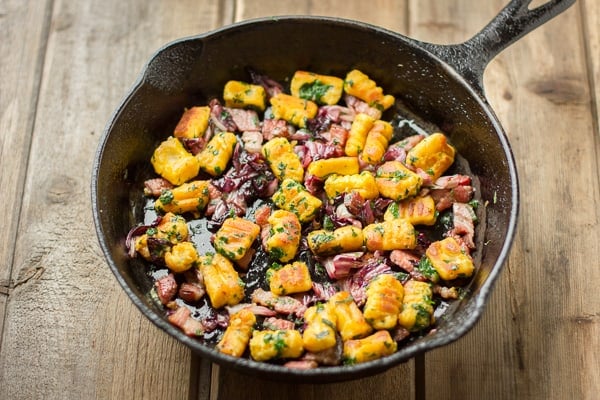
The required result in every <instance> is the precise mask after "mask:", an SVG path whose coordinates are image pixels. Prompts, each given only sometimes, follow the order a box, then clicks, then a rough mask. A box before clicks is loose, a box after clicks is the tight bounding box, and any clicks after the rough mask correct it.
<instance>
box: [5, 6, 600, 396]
mask: <svg viewBox="0 0 600 400" xmlns="http://www.w3.org/2000/svg"><path fill="white" fill-rule="evenodd" d="M534 3H536V4H539V3H541V2H540V1H538V2H534ZM504 4H505V0H488V1H476V0H445V1H439V0H371V1H354V0H322V1H285V0H284V1H282V0H246V1H244V0H237V1H236V0H220V1H193V0H180V1H166V0H162V1H161V0H131V1H127V0H102V1H99V0H96V1H93V0H86V1H61V0H36V1H33V0H31V1H24V0H0V32H1V34H0V37H1V40H0V60H1V61H0V205H2V206H1V207H0V220H1V221H2V222H3V224H2V226H3V229H2V231H3V232H4V233H3V235H2V236H3V237H2V240H1V241H0V331H1V332H2V336H1V342H0V346H1V347H0V398H2V399H42V398H43V399H91V398H114V399H208V398H210V399H231V398H243V399H253V398H258V397H259V396H262V398H275V397H277V398H279V399H323V398H327V399H330V400H334V399H345V400H347V399H388V398H395V399H590V400H591V399H598V398H599V397H598V396H600V362H599V354H600V343H599V340H598V338H599V337H600V329H599V327H600V295H599V294H598V293H599V292H598V287H599V284H600V279H599V277H600V273H599V271H600V268H599V267H600V249H599V244H598V243H599V237H600V224H599V221H600V211H599V205H600V185H599V175H600V134H599V120H598V115H599V113H600V107H599V101H600V30H599V28H600V3H599V2H598V1H597V0H580V1H579V2H578V3H577V4H576V5H575V6H573V7H572V8H571V9H569V10H568V11H567V12H566V13H564V14H562V15H561V16H559V17H558V18H557V19H555V20H552V21H551V22H549V23H548V24H546V25H544V26H543V27H541V28H539V29H538V30H536V31H534V32H533V33H531V34H529V35H528V36H526V37H525V38H524V39H522V40H520V41H519V42H518V43H517V44H515V45H513V46H511V47H510V48H509V49H507V50H506V51H504V52H503V53H502V54H501V55H500V56H498V57H497V58H496V59H494V60H493V61H492V63H491V64H490V65H489V67H488V68H487V70H486V73H485V87H486V91H487V95H488V98H489V101H490V103H491V104H492V105H493V107H494V109H495V110H496V112H497V114H498V116H499V118H500V120H501V121H502V123H503V125H504V127H505V129H506V131H507V134H508V136H509V138H510V140H511V143H512V146H513V151H514V153H515V157H516V160H517V164H518V169H519V173H520V183H521V188H522V198H521V214H520V223H519V229H518V233H517V237H516V240H515V243H514V245H513V250H512V253H511V256H510V259H509V261H508V263H507V265H506V268H505V269H504V271H503V273H502V275H501V278H500V279H499V282H498V283H497V285H496V288H495V290H494V293H493V295H492V297H491V301H490V303H489V306H488V308H487V309H486V312H485V313H484V316H483V318H482V319H481V321H480V322H479V323H478V324H477V325H476V327H475V328H474V329H473V330H472V331H471V332H470V333H469V334H467V335H466V336H465V337H464V338H462V339H461V340H459V341H458V342H456V343H453V344H451V345H448V346H446V347H443V348H440V349H437V350H434V351H432V352H430V353H427V354H426V355H425V356H424V357H421V358H419V359H417V360H416V361H409V362H407V363H406V364H403V365H400V366H398V367H396V368H394V369H392V370H390V371H388V372H386V373H384V374H381V375H378V376H374V377H370V378H367V379H363V380H358V381H352V382H348V383H338V384H327V385H290V384H283V383H278V382H271V381H263V380H258V379H254V378H249V377H246V376H244V375H240V374H238V373H235V372H232V371H229V370H225V369H224V368H218V367H216V366H211V365H210V364H209V363H208V362H206V361H204V360H202V359H199V358H197V357H196V356H194V355H192V354H191V352H190V351H189V350H188V349H187V348H186V347H184V346H182V345H181V344H179V343H178V342H176V341H174V340H173V339H171V338H170V337H169V336H167V335H166V334H164V333H163V332H162V331H159V330H158V329H157V328H156V327H155V326H154V325H152V324H151V323H150V322H148V321H147V320H146V319H145V318H144V317H143V316H142V314H141V313H140V312H139V311H138V310H137V309H136V308H135V307H134V306H133V304H132V303H131V301H130V300H129V299H128V298H127V297H126V295H125V294H124V292H123V291H122V290H121V288H120V287H119V286H118V284H117V281H116V280H115V279H114V277H113V276H112V274H111V272H110V271H109V269H108V267H107V264H106V262H105V261H104V258H103V255H102V254H101V252H100V250H99V246H98V245H97V242H96V235H95V231H94V228H93V224H92V216H91V205H90V193H89V192H90V176H91V166H92V160H93V157H94V152H95V150H96V146H97V144H98V140H99V138H100V135H101V133H102V131H103V128H104V125H105V123H106V122H107V121H108V119H109V117H110V115H111V112H112V110H113V109H114V108H115V107H116V106H117V104H118V103H119V101H120V99H121V98H122V96H124V94H125V92H126V91H127V89H128V88H129V87H130V86H131V85H132V83H133V82H134V80H135V78H136V75H137V74H138V72H139V71H140V69H141V68H142V66H143V65H144V63H145V62H146V60H148V58H149V57H150V56H151V55H152V54H153V52H154V51H155V50H156V49H157V48H159V47H160V46H162V45H163V44H165V43H167V42H169V41H171V40H173V39H176V38H179V37H182V36H187V35H192V34H196V33H200V32H204V31H207V30H210V29H214V28H217V27H219V26H222V25H225V24H229V23H232V22H234V21H239V20H244V19H248V18H253V17H259V16H267V15H282V14H318V15H332V16H340V17H347V18H352V19H357V20H361V21H366V22H370V23H374V24H377V25H380V26H383V27H386V28H389V29H391V30H394V31H397V32H400V33H404V34H407V35H409V36H411V37H414V38H417V39H421V40H427V41H432V42H437V43H451V42H454V43H456V42H460V41H463V40H466V39H467V38H469V37H470V36H472V35H473V34H474V33H475V32H477V31H478V30H479V29H480V28H481V27H483V26H484V25H485V24H486V23H487V22H488V21H489V20H490V19H491V18H492V17H493V16H494V15H495V14H496V13H497V12H498V11H499V10H500V9H501V8H502V7H503V5H504ZM315 45H317V44H315Z"/></svg>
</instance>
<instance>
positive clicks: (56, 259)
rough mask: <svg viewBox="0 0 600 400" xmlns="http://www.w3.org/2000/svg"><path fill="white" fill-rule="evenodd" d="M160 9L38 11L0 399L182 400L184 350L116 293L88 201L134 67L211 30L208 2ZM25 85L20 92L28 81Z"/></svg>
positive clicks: (214, 16)
mask: <svg viewBox="0 0 600 400" xmlns="http://www.w3.org/2000/svg"><path fill="white" fill-rule="evenodd" d="M167 3H168V2H162V1H149V2H146V1H143V2H121V1H95V2H60V1H55V2H51V3H50V4H53V6H54V7H53V9H52V10H51V22H50V30H49V33H48V36H47V46H46V48H45V58H44V60H43V62H42V64H43V69H41V71H40V72H41V84H40V87H39V101H38V102H37V108H36V109H35V112H33V111H31V110H29V111H28V109H27V106H31V105H35V104H32V103H33V100H31V99H26V100H27V101H26V102H25V103H24V104H23V105H22V106H21V107H22V110H21V111H22V112H23V114H24V116H23V118H21V119H22V121H20V122H19V121H17V122H18V123H20V124H21V125H22V127H25V128H26V127H27V124H31V125H32V126H33V140H32V144H31V156H30V158H29V161H30V162H29V165H28V170H27V179H26V182H25V186H24V196H23V201H22V205H23V207H22V212H21V215H20V224H19V230H18V234H17V244H16V246H15V255H14V261H13V263H12V264H13V268H12V270H13V274H12V279H13V280H14V281H15V282H21V284H20V285H18V286H17V287H15V288H14V290H13V291H12V293H11V295H10V297H9V299H8V302H7V305H6V324H5V326H4V331H3V341H2V348H1V350H0V387H1V388H2V397H3V398H11V399H20V398H23V399H32V398H73V399H83V398H86V399H87V398H120V399H122V398H126V399H149V398H178V399H182V398H187V397H188V396H189V392H190V380H193V379H194V378H193V377H192V376H191V374H192V372H193V373H196V371H190V365H191V354H190V351H189V350H188V349H187V348H185V347H184V346H182V345H180V344H179V343H177V342H175V341H174V340H172V339H171V338H170V337H168V336H167V335H165V334H164V333H162V332H161V331H159V330H158V329H156V328H155V327H154V326H152V325H151V324H150V323H149V322H148V321H147V320H146V319H145V318H144V317H143V316H142V315H141V313H139V312H138V310H137V309H135V308H134V307H133V305H132V303H131V302H130V301H129V299H128V298H126V296H125V295H124V292H123V291H122V290H121V288H120V287H118V284H117V282H116V280H115V279H114V278H113V276H112V275H111V273H110V272H109V270H108V268H107V267H106V263H105V262H104V259H103V257H102V255H101V254H100V251H99V248H98V246H97V245H96V240H95V234H94V231H93V225H92V219H91V212H90V211H91V210H90V200H89V199H90V193H89V187H90V176H91V165H92V160H93V158H94V152H95V149H96V145H97V141H98V139H99V136H100V134H101V132H102V129H103V125H104V124H105V123H106V121H107V120H108V118H109V116H110V114H111V112H112V110H113V109H114V108H115V107H116V105H117V103H118V101H119V100H120V99H121V97H122V96H123V95H124V94H125V91H126V90H127V88H128V87H129V86H130V85H131V84H132V83H133V81H134V79H135V77H136V75H137V73H138V72H139V71H140V69H141V68H142V66H143V64H144V63H145V62H146V60H147V59H148V58H149V56H150V55H151V54H152V53H153V52H154V51H155V50H156V49H157V48H158V47H159V46H162V45H163V44H165V42H167V41H169V40H173V39H175V38H177V37H180V36H186V35H190V34H193V33H197V32H199V31H204V30H207V29H211V28H214V27H216V26H217V23H218V22H217V21H218V18H219V13H220V9H219V4H218V3H210V4H203V5H199V4H197V2H194V1H187V2H183V1H182V2H178V3H177V4H176V5H174V4H167ZM38 7H39V6H38V4H37V3H35V2H30V3H29V8H31V9H32V10H33V9H38ZM192 8H193V9H194V10H196V12H195V13H193V14H191V13H190V12H189V10H190V9H192ZM16 22H17V23H19V22H21V23H23V24H24V25H23V26H26V25H25V22H26V21H18V20H17V21H16ZM32 22H37V23H33V24H32V25H42V26H43V20H42V21H32ZM15 29H16V28H15ZM36 29H37V28H36ZM23 31H24V32H25V31H26V29H24V30H23ZM37 35H39V36H41V37H44V36H43V35H42V34H41V33H40V32H38V33H37ZM15 41H16V40H15ZM35 45H36V43H35V42H34V43H32V46H35ZM37 45H39V41H38V43H37ZM23 57H25V55H24V56H23ZM27 60H28V59H25V60H23V61H22V62H25V61H27ZM31 62H35V59H34V58H33V59H31ZM21 73H24V72H21ZM15 78H19V75H15ZM21 79H25V77H22V78H21ZM28 79H29V81H28V82H27V84H28V85H29V86H27V85H23V86H24V88H23V89H27V91H29V92H31V91H33V90H34V89H35V86H34V83H35V82H36V79H35V77H31V78H28ZM9 88H10V87H9ZM15 90H16V89H15ZM32 96H38V93H34V94H33V95H32ZM11 107H12V108H13V111H11V112H12V113H14V112H16V111H15V110H14V107H17V105H12V106H11ZM11 107H9V109H11ZM28 118H33V120H32V121H29V120H28ZM21 146H22V147H27V146H25V144H23V145H21ZM25 150H27V149H25ZM15 157H16V158H15V159H14V162H15V163H16V162H17V161H19V162H21V163H24V162H26V161H27V157H26V156H23V155H18V154H17V153H16V152H15ZM3 160H4V158H3ZM3 162H4V161H3ZM16 167H19V165H16ZM3 176H5V175H4V174H3ZM3 199H4V198H3ZM6 201H7V203H9V201H8V199H6ZM12 202H13V203H15V202H16V203H17V204H20V203H19V202H18V201H16V199H12ZM10 209H11V208H4V210H3V212H5V211H8V210H10ZM18 210H19V209H18V207H17V208H16V210H15V209H12V211H13V212H15V211H16V212H17V213H18ZM8 219H9V220H10V218H8ZM14 220H15V221H17V219H16V217H15V218H14ZM5 396H6V397H5Z"/></svg>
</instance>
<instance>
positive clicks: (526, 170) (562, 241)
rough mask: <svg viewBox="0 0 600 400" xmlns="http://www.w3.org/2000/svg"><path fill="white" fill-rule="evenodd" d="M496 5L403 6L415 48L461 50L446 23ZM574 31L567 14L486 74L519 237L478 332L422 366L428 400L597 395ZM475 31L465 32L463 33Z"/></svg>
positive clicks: (591, 179)
mask: <svg viewBox="0 0 600 400" xmlns="http://www.w3.org/2000/svg"><path fill="white" fill-rule="evenodd" d="M417 3H418V4H417ZM505 3H506V2H504V1H494V2H480V3H477V4H475V3H473V2H465V1H452V2H443V3H440V2H435V1H429V2H413V3H411V5H412V6H416V7H417V11H418V12H420V14H419V15H418V18H416V19H415V23H414V24H411V27H413V26H415V27H417V29H418V27H419V26H428V27H433V29H427V30H425V31H420V32H419V33H418V35H420V36H422V38H424V39H428V40H432V41H436V40H437V41H444V42H446V41H453V42H455V41H461V40H464V39H465V38H466V37H465V36H464V33H463V32H462V30H464V29H465V28H464V27H462V26H461V23H459V22H456V21H461V22H462V21H471V22H473V21H475V20H476V19H478V18H477V17H475V16H474V15H473V13H479V14H480V17H479V19H481V20H482V21H484V22H487V21H488V20H489V18H490V17H491V15H492V14H493V13H494V12H495V11H494V10H492V8H496V10H499V9H500V8H501V7H502V6H503V5H504V4H505ZM412 11H414V9H413V8H412V7H411V12H412ZM490 12H492V14H490ZM411 21H412V15H411ZM436 26H439V28H436ZM580 26H581V14H580V13H579V10H578V9H577V7H574V8H572V9H571V10H569V11H567V12H566V13H565V14H563V15H561V16H559V17H558V18H557V19H556V20H553V21H550V22H549V23H548V24H547V25H545V26H543V27H541V28H539V29H538V30H536V31H534V32H533V33H531V34H529V35H528V36H526V37H525V38H523V39H522V40H521V41H520V42H518V43H517V44H515V45H513V46H511V47H510V48H509V49H507V50H505V51H504V52H503V53H502V54H501V55H500V56H498V57H497V58H496V59H495V60H494V61H493V62H492V63H491V64H490V66H489V67H488V69H487V71H486V74H485V80H484V82H485V87H486V91H487V95H488V98H489V100H490V103H491V104H492V106H493V108H494V109H495V110H496V112H497V114H498V117H499V119H500V120H501V122H502V123H503V125H504V127H505V129H506V131H507V134H508V136H509V138H510V140H511V142H512V144H513V146H512V148H513V151H514V153H515V157H516V160H517V165H518V170H519V173H520V183H521V188H522V193H521V196H522V198H521V215H520V224H519V230H518V234H517V238H516V241H515V243H514V246H513V251H512V254H511V256H510V260H509V262H508V264H507V266H506V268H505V271H504V273H503V275H502V276H501V278H500V280H499V282H498V284H497V287H496V290H495V292H494V294H493V296H492V299H491V302H490V304H489V307H488V310H487V312H486V313H485V314H484V316H483V318H482V321H481V322H480V324H479V325H477V326H476V327H475V328H474V329H473V331H472V332H471V333H470V334H468V335H467V336H466V337H464V338H463V339H462V340H460V341H459V342H457V343H455V344H452V345H450V346H447V347H445V348H443V349H440V350H438V351H435V352H432V353H431V354H428V355H427V356H426V371H427V372H426V377H435V379H429V378H427V382H426V383H427V389H426V394H427V398H428V399H438V398H439V399H447V398H464V399H479V398H488V399H501V398H502V399H505V398H526V399H529V398H540V399H541V398H544V399H546V398H547V399H562V398H593V397H594V396H596V395H597V387H598V386H597V383H595V382H597V381H598V372H597V371H598V370H597V351H590V349H598V348H599V346H598V337H599V336H600V335H599V332H598V320H599V315H598V313H597V312H598V310H599V309H600V308H599V306H598V302H599V299H598V296H593V297H594V298H590V296H589V295H588V293H593V292H594V285H593V283H592V282H598V272H597V268H596V264H597V263H590V262H589V260H597V259H598V256H599V248H598V241H597V238H598V237H599V234H600V230H599V226H598V220H599V218H598V216H599V212H598V209H597V207H596V205H595V204H598V201H599V195H598V160H597V157H598V154H600V152H599V151H598V141H597V135H596V138H595V137H594V136H595V135H594V130H593V128H592V125H593V118H594V113H593V112H592V110H591V109H590V93H589V85H588V78H587V74H586V71H585V65H586V60H585V52H584V45H583V41H582V35H581V32H580V31H579V29H580V28H579V27H580ZM474 28H475V27H474V26H471V25H468V30H469V31H470V32H471V34H472V33H474V32H475V31H476V30H477V29H474ZM436 29H437V30H438V31H437V32H436ZM411 34H414V33H413V32H412V31H411ZM415 36H416V35H415ZM468 36H470V34H469V35H467V37H468ZM596 126H597V125H596ZM590 183H591V184H592V185H591V187H590ZM584 198H586V199H589V201H586V202H584V203H582V202H581V201H578V202H577V206H576V208H571V204H573V199H584ZM592 264H593V265H592ZM574 354H575V355H576V356H573V355H574ZM456 382H460V384H458V385H457V384H456ZM590 382H592V384H591V385H590ZM594 388H596V389H594Z"/></svg>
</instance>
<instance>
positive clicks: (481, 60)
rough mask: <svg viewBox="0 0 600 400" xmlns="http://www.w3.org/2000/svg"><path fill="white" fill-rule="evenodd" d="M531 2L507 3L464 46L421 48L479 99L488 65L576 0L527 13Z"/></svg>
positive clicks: (557, 0)
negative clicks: (474, 92)
mask: <svg viewBox="0 0 600 400" xmlns="http://www.w3.org/2000/svg"><path fill="white" fill-rule="evenodd" d="M531 1H532V0H511V2H510V3H509V4H508V5H507V6H506V7H504V9H502V11H500V13H499V14H498V15H496V17H494V19H492V21H491V22H490V23H489V24H487V25H486V26H485V27H484V28H483V29H482V30H481V31H480V32H479V33H477V34H476V35H475V36H473V37H472V38H471V39H469V40H467V41H466V42H464V43H459V44H453V45H438V44H432V43H423V47H425V48H426V49H427V50H428V51H430V52H432V53H433V54H435V55H436V56H438V57H439V58H440V59H442V60H443V61H444V62H446V63H447V64H449V65H450V66H452V67H453V68H454V69H455V70H456V71H457V72H458V73H459V74H460V75H462V76H463V78H465V79H466V80H467V81H468V82H469V83H470V84H471V85H472V86H473V87H474V88H475V89H476V90H477V91H478V92H479V94H481V95H483V94H484V91H483V72H484V70H485V67H486V66H487V65H488V63H489V62H490V61H491V60H492V59H493V58H494V57H495V56H496V55H498V53H500V52H501V51H502V50H504V49H505V48H507V47H508V46H510V45H511V44H513V43H514V42H516V41H517V40H519V39H520V38H522V37H523V36H525V35H526V34H527V33H529V32H531V31H533V30H534V29H535V28H537V27H539V26H540V25H542V24H544V23H546V22H547V21H549V20H550V19H552V18H554V17H556V16H557V15H558V14H560V13H562V12H563V11H565V10H566V9H567V8H569V7H570V6H571V5H573V4H574V3H575V1H576V0H551V1H549V2H547V3H545V4H543V5H541V6H539V7H537V8H534V9H531V10H530V9H529V4H530V3H531Z"/></svg>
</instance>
